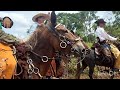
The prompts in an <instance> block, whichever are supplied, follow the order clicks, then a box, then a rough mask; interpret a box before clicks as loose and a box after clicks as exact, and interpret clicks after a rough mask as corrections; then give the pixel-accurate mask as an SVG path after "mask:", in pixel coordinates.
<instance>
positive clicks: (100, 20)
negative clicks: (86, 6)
mask: <svg viewBox="0 0 120 90" xmlns="http://www.w3.org/2000/svg"><path fill="white" fill-rule="evenodd" d="M95 23H96V24H99V23H106V22H105V21H104V19H98V20H97V21H96V22H95Z"/></svg>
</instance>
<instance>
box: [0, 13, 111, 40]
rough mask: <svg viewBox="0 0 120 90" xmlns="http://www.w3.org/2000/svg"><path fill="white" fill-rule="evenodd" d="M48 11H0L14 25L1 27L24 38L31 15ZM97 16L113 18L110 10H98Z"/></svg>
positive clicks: (30, 23)
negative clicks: (7, 27)
mask: <svg viewBox="0 0 120 90" xmlns="http://www.w3.org/2000/svg"><path fill="white" fill-rule="evenodd" d="M48 12H51V11H0V17H5V16H9V17H10V18H11V19H12V20H13V21H14V25H13V27H12V28H11V29H5V28H3V30H4V31H5V32H6V33H9V34H13V35H15V36H16V37H18V38H20V39H24V38H26V37H27V33H26V32H27V30H28V29H29V28H30V26H31V25H34V22H33V21H32V17H33V16H34V15H36V14H38V13H48ZM59 12H63V13H64V12H67V13H76V12H78V11H56V14H57V13H59ZM97 16H99V17H100V18H104V19H105V20H108V19H111V20H113V17H112V18H111V16H113V15H112V13H111V12H110V11H99V12H98V13H97Z"/></svg>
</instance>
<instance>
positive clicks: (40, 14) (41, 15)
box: [32, 13, 49, 22]
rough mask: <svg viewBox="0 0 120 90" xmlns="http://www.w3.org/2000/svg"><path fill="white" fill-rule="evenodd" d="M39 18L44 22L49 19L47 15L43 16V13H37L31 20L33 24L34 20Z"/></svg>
mask: <svg viewBox="0 0 120 90" xmlns="http://www.w3.org/2000/svg"><path fill="white" fill-rule="evenodd" d="M39 17H44V19H45V20H48V19H49V15H48V14H44V13H39V14H37V15H35V16H34V17H33V18H32V20H33V21H34V22H37V21H36V19H37V18H39Z"/></svg>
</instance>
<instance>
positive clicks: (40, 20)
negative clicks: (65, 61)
mask: <svg viewBox="0 0 120 90" xmlns="http://www.w3.org/2000/svg"><path fill="white" fill-rule="evenodd" d="M32 20H33V21H34V22H35V23H36V24H37V27H36V28H39V27H40V26H41V25H42V24H47V21H49V20H50V13H48V14H44V13H39V14H37V15H35V16H34V17H33V18H32ZM31 32H32V31H31ZM57 64H58V63H56V60H54V59H53V60H52V62H51V65H52V67H53V68H52V67H51V68H52V69H54V71H56V67H57ZM54 71H51V69H50V68H49V69H48V71H47V73H46V78H48V79H49V78H51V76H52V75H53V74H54ZM59 73H60V70H59ZM60 75H61V73H60Z"/></svg>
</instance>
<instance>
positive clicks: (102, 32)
mask: <svg viewBox="0 0 120 90" xmlns="http://www.w3.org/2000/svg"><path fill="white" fill-rule="evenodd" d="M95 35H96V36H97V37H99V39H100V41H104V40H110V41H116V40H117V38H114V37H112V36H110V35H109V34H107V32H106V31H105V30H104V28H102V27H97V29H96V31H95Z"/></svg>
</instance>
